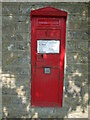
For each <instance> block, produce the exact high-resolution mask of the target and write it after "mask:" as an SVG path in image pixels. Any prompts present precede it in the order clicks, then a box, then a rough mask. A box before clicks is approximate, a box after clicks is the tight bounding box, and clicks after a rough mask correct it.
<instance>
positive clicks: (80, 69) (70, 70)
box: [66, 64, 88, 75]
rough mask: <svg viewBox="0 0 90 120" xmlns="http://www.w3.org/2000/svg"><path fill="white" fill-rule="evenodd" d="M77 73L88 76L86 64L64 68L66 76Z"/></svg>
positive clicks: (70, 65)
mask: <svg viewBox="0 0 90 120" xmlns="http://www.w3.org/2000/svg"><path fill="white" fill-rule="evenodd" d="M69 73H73V74H75V73H77V74H79V73H80V75H81V74H88V64H68V65H67V67H66V74H69Z"/></svg>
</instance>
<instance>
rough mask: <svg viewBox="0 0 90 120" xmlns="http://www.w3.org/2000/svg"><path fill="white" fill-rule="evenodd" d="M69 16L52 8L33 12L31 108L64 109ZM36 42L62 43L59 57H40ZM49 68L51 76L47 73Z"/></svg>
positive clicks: (57, 54) (57, 55)
mask: <svg viewBox="0 0 90 120" xmlns="http://www.w3.org/2000/svg"><path fill="white" fill-rule="evenodd" d="M66 19H67V12H65V11H61V10H58V9H55V8H52V7H45V8H41V9H38V10H33V11H31V105H32V106H44V107H47V106H48V107H53V106H55V107H62V101H63V78H64V58H65V35H66ZM37 40H49V41H50V40H59V41H60V46H59V53H54V54H52V53H49V54H45V53H43V57H42V54H40V53H37ZM44 67H49V68H50V70H51V71H50V74H45V73H44Z"/></svg>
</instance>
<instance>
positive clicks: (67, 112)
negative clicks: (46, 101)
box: [2, 2, 89, 118]
mask: <svg viewBox="0 0 90 120" xmlns="http://www.w3.org/2000/svg"><path fill="white" fill-rule="evenodd" d="M45 6H52V7H55V8H58V9H61V10H65V11H67V12H68V19H67V39H66V68H65V75H64V88H65V90H64V102H63V107H62V108H40V107H37V108H32V107H31V48H30V46H31V24H30V23H31V22H30V12H31V10H33V9H37V8H41V7H45ZM88 6H89V5H88V3H48V2H45V3H41V2H40V3H39V2H38V3H8V2H7V3H2V72H3V74H2V84H3V88H2V94H3V95H2V101H3V109H2V110H3V117H8V118H25V117H26V118H28V117H32V118H37V117H39V118H47V117H48V118H50V117H52V118H67V117H68V118H75V117H77V118H79V117H80V118H84V117H85V118H88Z"/></svg>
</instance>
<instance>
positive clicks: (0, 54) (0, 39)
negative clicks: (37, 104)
mask: <svg viewBox="0 0 90 120" xmlns="http://www.w3.org/2000/svg"><path fill="white" fill-rule="evenodd" d="M1 70H2V3H0V119H1V118H2V79H1Z"/></svg>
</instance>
